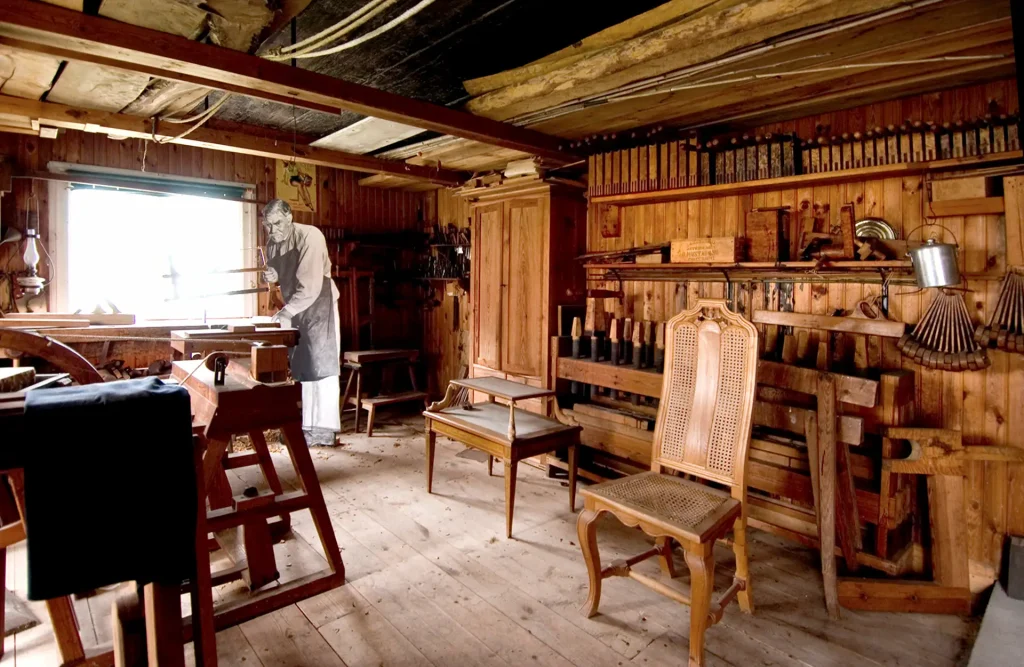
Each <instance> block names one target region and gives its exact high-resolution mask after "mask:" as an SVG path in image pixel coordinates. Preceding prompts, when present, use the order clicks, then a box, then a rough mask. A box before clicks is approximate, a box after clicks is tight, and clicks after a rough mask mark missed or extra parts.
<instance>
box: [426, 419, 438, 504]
mask: <svg viewBox="0 0 1024 667" xmlns="http://www.w3.org/2000/svg"><path fill="white" fill-rule="evenodd" d="M436 438H437V435H436V434H435V433H434V429H432V428H431V427H430V419H429V418H428V419H427V431H426V433H425V434H424V439H425V440H426V442H427V452H426V454H427V455H426V459H427V460H426V464H427V493H430V492H431V489H433V485H434V441H435V439H436Z"/></svg>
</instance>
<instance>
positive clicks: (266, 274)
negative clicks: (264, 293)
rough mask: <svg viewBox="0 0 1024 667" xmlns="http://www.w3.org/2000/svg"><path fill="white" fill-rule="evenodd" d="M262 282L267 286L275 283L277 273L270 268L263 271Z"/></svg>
mask: <svg viewBox="0 0 1024 667" xmlns="http://www.w3.org/2000/svg"><path fill="white" fill-rule="evenodd" d="M263 280H265V281H266V282H267V283H268V284H270V283H276V282H277V271H276V270H274V269H273V268H271V267H269V266H268V267H267V268H265V269H263Z"/></svg>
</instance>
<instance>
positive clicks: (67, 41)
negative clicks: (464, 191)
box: [0, 0, 578, 163]
mask: <svg viewBox="0 0 1024 667" xmlns="http://www.w3.org/2000/svg"><path fill="white" fill-rule="evenodd" d="M0 35H3V36H5V37H7V38H9V39H11V40H15V41H16V42H18V44H19V45H21V46H22V48H28V49H30V50H34V51H43V52H47V53H51V54H53V53H60V54H65V55H64V56H63V57H66V59H74V60H80V61H87V62H96V61H97V60H102V61H103V62H104V63H110V62H111V61H113V62H114V63H116V66H118V67H120V68H122V69H125V70H127V71H131V72H136V73H142V74H149V75H151V76H158V77H160V78H165V79H170V80H174V81H185V82H188V83H196V84H201V85H208V86H210V87H211V88H219V89H221V90H230V91H232V92H236V93H240V94H243V95H248V96H251V97H257V98H264V99H272V100H274V101H282V100H288V101H289V102H290V103H292V104H295V105H296V106H300V107H304V108H311V109H316V110H321V111H322V110H324V109H325V108H326V109H328V110H330V111H331V112H333V113H336V112H337V111H339V110H341V109H348V110H350V111H354V112H356V113H361V114H365V115H368V116H374V117H377V118H383V119H385V120H393V121H395V122H399V123H405V124H408V125H414V126H416V127H422V128H423V129H426V130H433V131H436V132H442V133H444V134H452V135H455V136H460V137H464V138H469V139H474V140H477V141H482V142H484V143H489V144H493V145H497V146H502V147H505V148H510V149H513V150H520V151H524V152H528V153H530V154H535V155H540V156H542V157H545V158H548V159H550V160H552V161H558V162H562V163H565V162H572V161H575V160H576V159H578V158H577V156H575V155H573V154H571V153H569V152H568V151H566V150H563V148H562V145H563V143H564V142H563V141H562V140H560V139H558V138H557V137H551V136H547V135H544V134H541V133H539V132H535V131H532V130H527V129H523V128H519V127H515V126H512V125H508V124H504V123H500V122H496V121H493V120H490V119H487V118H480V117H477V116H473V115H472V114H467V113H465V112H462V111H458V110H455V109H449V108H447V107H442V106H438V105H434V104H430V103H427V102H422V101H419V100H414V99H410V98H406V97H402V96H400V95H395V94H393V93H389V92H386V91H382V90H377V89H374V88H371V87H369V86H363V85H359V84H354V83H350V82H346V81H342V80H340V79H335V78H332V77H329V76H325V75H323V74H318V73H316V72H312V71H309V70H304V69H299V68H294V67H290V66H288V65H284V64H281V63H275V62H270V61H267V60H264V59H262V58H259V57H256V56H250V55H246V54H243V53H237V52H235V51H231V50H228V49H224V48H221V47H217V46H211V45H208V44H199V43H196V42H192V41H189V40H187V39H184V38H182V37H178V36H175V35H168V34H164V33H162V32H158V31H154V30H148V29H146V28H139V27H136V26H129V25H125V24H123V23H119V22H117V21H111V20H109V19H104V18H101V17H94V16H87V15H85V14H82V13H79V12H74V11H68V10H64V9H60V8H57V7H44V6H41V5H39V3H36V2H32V1H31V0H0ZM8 43H11V42H8Z"/></svg>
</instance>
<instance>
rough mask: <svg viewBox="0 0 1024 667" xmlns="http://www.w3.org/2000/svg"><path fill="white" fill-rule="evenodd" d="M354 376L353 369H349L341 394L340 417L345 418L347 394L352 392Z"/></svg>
mask: <svg viewBox="0 0 1024 667" xmlns="http://www.w3.org/2000/svg"><path fill="white" fill-rule="evenodd" d="M355 376H356V371H355V369H354V368H352V369H349V372H348V380H346V381H345V391H344V392H343V393H342V395H341V408H340V409H341V419H344V418H345V410H346V409H347V408H348V397H349V394H350V393H351V392H352V380H353V379H354V378H355ZM357 409H358V408H357Z"/></svg>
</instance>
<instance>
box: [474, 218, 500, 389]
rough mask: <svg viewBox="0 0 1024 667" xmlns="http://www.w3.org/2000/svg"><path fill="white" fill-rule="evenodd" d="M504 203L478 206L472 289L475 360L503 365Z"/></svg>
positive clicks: (494, 365)
mask: <svg viewBox="0 0 1024 667" xmlns="http://www.w3.org/2000/svg"><path fill="white" fill-rule="evenodd" d="M502 213H503V205H502V204H501V203H497V204H492V205H490V206H481V207H480V208H477V209H476V214H475V220H474V221H475V225H474V227H475V229H474V230H473V243H474V245H475V249H474V252H473V268H474V273H475V276H476V285H475V286H474V289H473V297H474V298H473V302H474V306H475V307H474V319H475V323H476V360H475V361H476V363H478V364H480V365H481V366H487V367H488V368H493V369H495V370H500V369H501V321H502V315H503V313H502V308H501V302H502V282H503V281H502V266H501V265H502V262H501V258H502V254H503V253H502V242H503V225H502Z"/></svg>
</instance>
